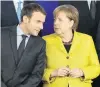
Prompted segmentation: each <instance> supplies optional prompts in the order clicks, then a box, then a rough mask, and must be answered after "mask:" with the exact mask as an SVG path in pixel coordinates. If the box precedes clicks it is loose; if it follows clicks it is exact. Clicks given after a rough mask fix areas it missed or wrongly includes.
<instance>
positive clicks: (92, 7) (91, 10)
mask: <svg viewBox="0 0 100 87" xmlns="http://www.w3.org/2000/svg"><path fill="white" fill-rule="evenodd" d="M90 13H91V17H92V19H93V20H94V19H95V14H96V2H95V1H91V4H90Z"/></svg>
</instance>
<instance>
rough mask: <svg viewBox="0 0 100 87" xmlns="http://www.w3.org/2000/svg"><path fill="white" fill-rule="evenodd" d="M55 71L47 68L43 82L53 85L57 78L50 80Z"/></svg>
mask: <svg viewBox="0 0 100 87" xmlns="http://www.w3.org/2000/svg"><path fill="white" fill-rule="evenodd" d="M54 70H55V69H50V68H46V69H45V70H44V75H43V81H44V82H47V83H51V82H53V81H54V80H55V78H52V79H50V75H51V73H52V72H53V71H54Z"/></svg>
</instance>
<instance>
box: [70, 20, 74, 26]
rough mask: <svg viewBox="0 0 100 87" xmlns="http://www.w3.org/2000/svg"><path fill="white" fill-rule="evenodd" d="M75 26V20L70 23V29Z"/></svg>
mask: <svg viewBox="0 0 100 87" xmlns="http://www.w3.org/2000/svg"><path fill="white" fill-rule="evenodd" d="M73 26H74V20H71V21H70V27H71V28H73Z"/></svg>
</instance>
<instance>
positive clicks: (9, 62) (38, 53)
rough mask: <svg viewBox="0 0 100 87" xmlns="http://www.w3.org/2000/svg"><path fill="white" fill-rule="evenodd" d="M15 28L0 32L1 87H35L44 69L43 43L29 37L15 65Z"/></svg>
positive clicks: (39, 38) (36, 38)
mask: <svg viewBox="0 0 100 87" xmlns="http://www.w3.org/2000/svg"><path fill="white" fill-rule="evenodd" d="M16 41H17V40H16V26H12V27H5V29H2V31H1V55H2V56H1V66H2V67H1V77H2V87H6V86H7V87H36V86H37V85H38V84H39V83H40V81H41V79H42V75H43V71H44V67H45V57H46V55H45V41H44V40H43V39H41V37H39V36H30V38H29V41H28V43H27V45H26V48H25V51H24V53H23V56H22V57H21V60H20V61H19V63H18V64H17V63H16V62H17V44H16Z"/></svg>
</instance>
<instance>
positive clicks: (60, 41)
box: [55, 35, 67, 55]
mask: <svg viewBox="0 0 100 87" xmlns="http://www.w3.org/2000/svg"><path fill="white" fill-rule="evenodd" d="M55 38H56V40H55V43H56V46H57V48H58V49H60V51H61V52H63V53H64V54H65V55H67V52H66V49H65V47H64V45H63V43H62V40H61V38H60V37H59V36H58V35H57V36H56V37H55Z"/></svg>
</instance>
